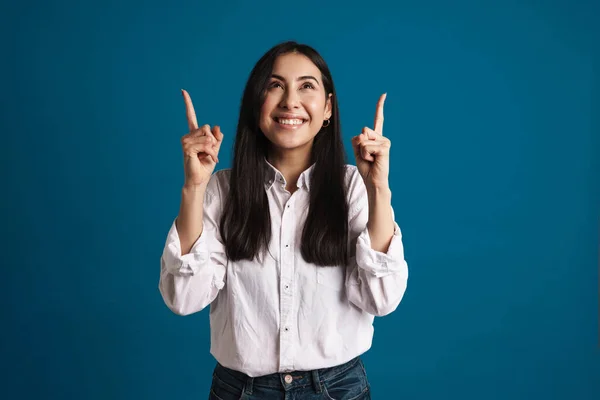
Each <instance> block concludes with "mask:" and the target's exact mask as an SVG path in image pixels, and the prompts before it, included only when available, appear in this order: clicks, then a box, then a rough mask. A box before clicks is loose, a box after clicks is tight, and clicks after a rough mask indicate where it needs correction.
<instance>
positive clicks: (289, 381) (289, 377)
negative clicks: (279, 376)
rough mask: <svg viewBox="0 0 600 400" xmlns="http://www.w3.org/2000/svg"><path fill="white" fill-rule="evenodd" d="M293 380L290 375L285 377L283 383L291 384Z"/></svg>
mask: <svg viewBox="0 0 600 400" xmlns="http://www.w3.org/2000/svg"><path fill="white" fill-rule="evenodd" d="M293 380H294V378H292V376H291V375H286V376H285V383H292V381H293Z"/></svg>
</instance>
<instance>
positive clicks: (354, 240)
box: [159, 42, 408, 400]
mask: <svg viewBox="0 0 600 400" xmlns="http://www.w3.org/2000/svg"><path fill="white" fill-rule="evenodd" d="M182 92H183V96H184V101H185V105H186V113H187V119H188V125H189V130H190V132H189V133H188V134H187V135H185V136H183V138H182V147H183V152H184V160H185V161H184V171H185V183H184V187H183V189H182V199H181V207H180V210H179V215H178V216H177V218H176V219H175V221H173V225H172V226H171V229H170V231H169V233H168V237H167V241H166V244H165V248H164V252H163V255H162V258H161V275H160V284H159V287H160V292H161V294H162V297H163V299H164V301H165V303H166V305H167V306H168V307H169V308H170V309H171V310H172V311H173V312H175V313H177V314H180V315H189V314H192V313H195V312H198V311H200V310H202V309H204V308H205V307H206V306H208V305H210V326H211V354H212V355H213V356H214V357H215V358H216V360H217V365H216V367H215V370H214V374H213V381H212V386H211V394H210V396H211V397H210V398H211V399H223V400H228V399H240V398H244V399H279V398H284V397H285V398H286V399H287V398H294V399H320V398H325V399H368V398H370V391H369V389H370V385H369V382H368V380H367V376H366V372H365V369H364V365H363V363H362V360H361V358H360V355H361V354H363V353H364V352H365V351H367V350H368V349H369V348H370V346H371V340H372V337H373V319H374V316H382V315H386V314H389V313H390V312H392V311H393V310H395V309H396V307H397V306H398V304H399V303H400V300H401V299H402V296H403V295H404V291H405V289H406V283H407V278H408V270H407V265H406V262H405V260H404V252H403V246H402V241H401V233H400V229H399V227H398V225H397V224H396V223H395V222H394V212H393V210H392V206H391V191H390V188H389V183H388V171H389V149H390V141H389V139H387V138H386V137H384V136H383V103H384V101H385V95H383V96H381V98H380V100H379V103H378V104H377V112H376V117H375V125H374V127H373V129H369V128H364V129H363V130H362V133H361V134H359V135H358V136H356V137H354V138H353V139H352V146H353V148H354V154H355V157H356V164H357V166H356V167H355V166H352V165H346V161H345V152H344V146H343V143H342V139H341V132H340V115H339V111H338V104H337V97H336V92H335V88H334V85H333V80H332V78H331V74H330V72H329V68H328V67H327V65H326V64H325V61H324V60H323V59H322V58H321V56H320V55H319V54H318V53H317V52H316V51H315V50H314V49H312V48H311V47H309V46H306V45H301V44H298V43H295V42H286V43H282V44H279V45H277V46H275V47H274V48H272V49H271V50H269V51H268V52H267V53H266V54H265V55H264V56H263V57H262V58H261V59H260V60H259V61H258V63H257V64H256V66H255V67H254V69H253V70H252V72H251V74H250V77H249V79H248V82H247V85H246V88H245V90H244V94H243V99H242V104H241V109H240V116H239V121H238V126H237V133H236V138H235V145H234V157H233V166H232V168H231V169H225V170H221V171H218V172H216V173H214V174H213V171H214V168H215V165H216V163H217V162H218V153H219V148H220V146H221V143H222V142H223V134H222V133H221V131H220V128H219V127H218V126H214V127H212V128H211V127H210V126H208V125H204V126H201V127H199V126H198V123H197V120H196V115H195V112H194V108H193V106H192V101H191V99H190V97H189V95H188V93H187V92H186V91H182Z"/></svg>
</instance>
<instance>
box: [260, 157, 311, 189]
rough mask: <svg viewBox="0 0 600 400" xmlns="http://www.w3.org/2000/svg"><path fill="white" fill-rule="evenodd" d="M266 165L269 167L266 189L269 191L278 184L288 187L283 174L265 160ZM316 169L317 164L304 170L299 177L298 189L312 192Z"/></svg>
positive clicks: (266, 175)
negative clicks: (313, 173) (313, 175)
mask: <svg viewBox="0 0 600 400" xmlns="http://www.w3.org/2000/svg"><path fill="white" fill-rule="evenodd" d="M265 164H266V165H267V172H266V174H265V188H266V189H267V190H269V189H271V187H272V186H273V185H274V184H275V182H278V183H279V184H281V185H286V184H287V182H286V181H285V177H284V176H283V174H282V173H281V172H280V171H279V170H278V169H277V168H275V167H274V166H273V165H272V164H271V163H270V162H268V161H267V159H266V158H265ZM314 167H315V164H312V165H311V166H310V167H308V168H307V169H306V170H304V171H303V172H302V173H301V174H300V176H299V177H298V184H297V185H298V188H299V189H301V188H303V187H306V190H307V191H309V190H310V180H311V177H312V172H313V169H314Z"/></svg>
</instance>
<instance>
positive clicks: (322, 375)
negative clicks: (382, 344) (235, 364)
mask: <svg viewBox="0 0 600 400" xmlns="http://www.w3.org/2000/svg"><path fill="white" fill-rule="evenodd" d="M359 362H362V360H361V359H360V356H357V357H355V358H353V359H351V360H350V361H348V362H346V363H343V364H340V365H336V366H334V367H330V368H320V369H315V370H312V371H291V372H281V373H279V372H277V373H274V374H269V375H263V376H257V377H254V378H252V377H249V376H248V375H246V374H244V373H243V372H240V371H236V370H233V369H230V368H227V367H224V366H222V365H221V364H219V363H217V367H216V368H215V373H216V374H217V375H220V374H228V375H230V376H231V377H233V378H235V379H236V380H238V381H240V384H242V385H243V386H244V388H245V391H246V393H248V394H252V387H254V386H263V387H270V388H283V389H285V390H286V391H287V390H290V389H293V388H299V387H304V386H311V385H312V386H313V387H314V389H315V391H316V392H317V393H321V391H322V387H321V385H322V383H323V382H326V381H328V380H330V379H333V378H335V377H337V376H338V375H340V374H343V373H344V372H346V371H348V370H349V369H351V368H352V367H354V366H355V365H356V364H357V363H359ZM288 375H290V376H291V379H290V378H289V377H288V379H287V380H286V377H287V376H288Z"/></svg>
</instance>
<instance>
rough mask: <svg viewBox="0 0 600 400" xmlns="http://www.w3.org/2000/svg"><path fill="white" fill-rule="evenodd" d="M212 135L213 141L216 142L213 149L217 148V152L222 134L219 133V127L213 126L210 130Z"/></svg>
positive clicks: (221, 141)
mask: <svg viewBox="0 0 600 400" xmlns="http://www.w3.org/2000/svg"><path fill="white" fill-rule="evenodd" d="M212 134H213V136H214V137H215V139H216V140H217V143H216V145H215V147H216V148H217V151H218V150H219V149H220V148H221V143H223V136H225V135H223V132H221V127H220V126H219V125H215V126H214V127H213V129H212Z"/></svg>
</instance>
